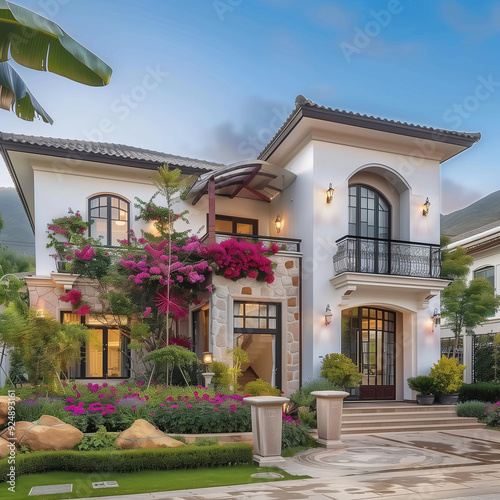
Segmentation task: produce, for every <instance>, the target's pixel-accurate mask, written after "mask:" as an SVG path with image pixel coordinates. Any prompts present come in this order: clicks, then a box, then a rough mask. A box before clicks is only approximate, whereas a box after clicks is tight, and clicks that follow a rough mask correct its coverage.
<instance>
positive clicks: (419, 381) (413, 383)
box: [407, 375, 435, 396]
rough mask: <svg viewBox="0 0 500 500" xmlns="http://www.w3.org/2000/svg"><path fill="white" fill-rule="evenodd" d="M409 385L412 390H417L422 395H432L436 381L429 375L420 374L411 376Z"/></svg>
mask: <svg viewBox="0 0 500 500" xmlns="http://www.w3.org/2000/svg"><path fill="white" fill-rule="evenodd" d="M407 382H408V387H409V388H410V389H411V390H412V391H417V392H418V393H419V394H421V395H422V396H430V395H431V394H434V384H435V381H434V379H433V378H432V377H429V376H428V375H419V376H418V377H410V378H409V379H408V380H407Z"/></svg>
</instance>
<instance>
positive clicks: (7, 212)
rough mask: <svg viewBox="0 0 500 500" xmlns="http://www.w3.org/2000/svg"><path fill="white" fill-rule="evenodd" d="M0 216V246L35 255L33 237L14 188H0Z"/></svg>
mask: <svg viewBox="0 0 500 500" xmlns="http://www.w3.org/2000/svg"><path fill="white" fill-rule="evenodd" d="M0 214H2V219H3V223H4V226H3V229H2V231H1V232H0V244H2V245H5V246H6V247H9V248H10V249H11V250H15V251H17V252H20V253H23V254H26V255H35V237H34V236H33V231H32V230H31V226H30V225H29V222H28V218H27V217H26V214H25V212H24V208H23V206H22V205H21V201H20V200H19V197H18V196H17V193H16V190H15V189H14V188H4V187H0Z"/></svg>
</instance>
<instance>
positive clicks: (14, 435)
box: [0, 420, 33, 447]
mask: <svg viewBox="0 0 500 500" xmlns="http://www.w3.org/2000/svg"><path fill="white" fill-rule="evenodd" d="M32 426H33V422H25V421H24V420H19V422H16V425H14V426H12V427H7V429H4V430H3V431H2V432H0V437H2V438H3V439H7V440H8V441H10V442H11V443H14V444H15V445H16V446H17V447H19V446H21V445H20V444H19V441H21V439H22V438H23V437H24V435H25V434H26V431H27V430H28V429H29V428H30V427H32Z"/></svg>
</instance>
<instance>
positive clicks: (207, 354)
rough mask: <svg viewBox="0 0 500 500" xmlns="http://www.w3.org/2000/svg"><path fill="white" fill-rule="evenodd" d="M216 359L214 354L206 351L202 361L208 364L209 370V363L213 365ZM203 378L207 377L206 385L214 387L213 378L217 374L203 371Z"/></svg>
mask: <svg viewBox="0 0 500 500" xmlns="http://www.w3.org/2000/svg"><path fill="white" fill-rule="evenodd" d="M213 361H214V355H213V354H212V353H211V352H204V353H203V359H202V363H203V364H204V365H206V367H207V368H206V369H207V370H208V365H211V364H212V363H213ZM202 375H203V378H204V379H205V387H207V388H209V387H212V378H213V376H214V375H215V373H213V372H205V373H202Z"/></svg>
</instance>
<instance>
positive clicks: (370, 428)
mask: <svg viewBox="0 0 500 500" xmlns="http://www.w3.org/2000/svg"><path fill="white" fill-rule="evenodd" d="M362 405H363V406H361V405H360V406H359V407H357V406H356V404H349V403H348V406H347V405H346V406H344V410H343V415H342V434H368V433H382V432H410V431H413V432H414V431H441V430H454V429H482V428H484V427H485V424H480V423H478V421H477V419H475V418H467V417H457V416H456V412H455V407H454V406H443V405H430V406H424V405H416V404H397V403H396V404H394V405H393V406H391V405H384V406H377V404H376V403H375V404H374V406H373V407H370V406H369V405H366V404H363V403H362Z"/></svg>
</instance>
